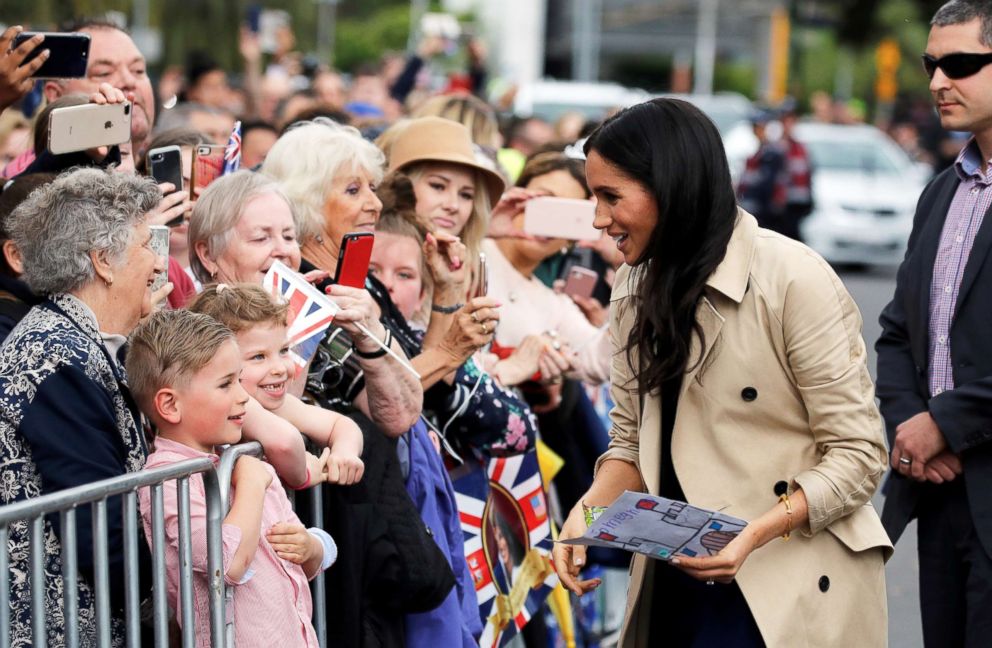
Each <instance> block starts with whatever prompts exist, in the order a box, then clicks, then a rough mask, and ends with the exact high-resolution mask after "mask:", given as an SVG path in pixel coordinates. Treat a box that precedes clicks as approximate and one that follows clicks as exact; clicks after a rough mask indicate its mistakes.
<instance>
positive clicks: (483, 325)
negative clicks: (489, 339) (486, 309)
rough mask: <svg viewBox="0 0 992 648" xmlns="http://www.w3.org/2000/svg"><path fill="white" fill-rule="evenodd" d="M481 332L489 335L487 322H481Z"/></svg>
mask: <svg viewBox="0 0 992 648" xmlns="http://www.w3.org/2000/svg"><path fill="white" fill-rule="evenodd" d="M482 332H483V333H485V334H486V335H489V322H483V323H482Z"/></svg>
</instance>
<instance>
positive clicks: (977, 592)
mask: <svg viewBox="0 0 992 648" xmlns="http://www.w3.org/2000/svg"><path fill="white" fill-rule="evenodd" d="M923 59H924V68H925V69H926V71H927V74H928V75H929V76H930V79H931V80H930V91H931V93H932V95H933V97H934V101H935V103H936V106H937V110H938V112H939V114H940V120H941V124H942V125H943V127H944V128H945V129H948V130H955V131H967V132H970V133H971V134H972V138H971V139H970V140H969V142H968V144H967V145H966V146H965V148H964V149H963V150H962V152H961V155H960V156H959V157H958V158H957V160H956V161H955V163H954V164H953V165H952V166H951V168H949V169H947V170H946V171H944V172H943V173H941V174H940V175H938V176H937V177H936V178H934V180H933V181H932V182H931V183H930V184H929V185H928V186H927V188H926V189H925V190H924V192H923V195H922V196H921V197H920V202H919V204H918V206H917V211H916V216H915V219H914V223H913V232H912V234H911V235H910V239H909V249H908V251H907V253H906V258H905V260H904V261H903V264H902V266H901V267H900V268H899V275H898V278H897V280H896V292H895V297H894V298H893V300H892V302H891V303H889V305H888V306H887V307H886V308H885V310H884V311H883V312H882V316H881V320H880V321H881V324H882V336H881V338H880V339H879V340H878V343H877V345H876V348H877V350H878V396H879V398H880V400H881V410H882V415H883V417H884V418H885V423H886V428H887V430H888V435H889V441H890V444H891V447H892V457H891V463H892V468H893V471H894V472H893V474H892V475H891V478H890V480H889V482H888V497H887V499H886V502H885V509H884V511H883V515H882V521H883V523H884V524H885V527H886V529H887V531H888V532H889V535H890V536H892V539H893V541H895V540H897V539H898V538H899V535H900V534H901V533H902V531H903V530H904V529H905V527H906V524H907V523H908V522H909V520H910V519H912V518H913V517H916V518H917V519H918V521H919V554H920V598H921V608H922V612H923V635H924V640H925V642H926V644H927V646H980V645H981V646H987V645H989V642H990V641H992V639H990V637H992V559H990V555H992V259H989V258H988V257H989V249H990V248H992V214H990V207H992V164H990V162H989V160H990V158H992V65H990V63H992V2H989V0H953V1H952V2H948V3H947V4H945V5H944V6H942V7H941V8H940V9H939V10H938V11H937V13H936V14H935V15H934V18H933V20H932V22H931V30H930V37H929V39H928V40H927V47H926V53H925V55H924V57H923Z"/></svg>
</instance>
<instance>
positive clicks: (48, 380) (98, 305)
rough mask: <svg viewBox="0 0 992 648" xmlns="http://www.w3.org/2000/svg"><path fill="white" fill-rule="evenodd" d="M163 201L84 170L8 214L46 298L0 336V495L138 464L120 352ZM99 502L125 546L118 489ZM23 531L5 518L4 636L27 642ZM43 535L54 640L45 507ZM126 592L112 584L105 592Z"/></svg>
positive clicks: (52, 550)
mask: <svg viewBox="0 0 992 648" xmlns="http://www.w3.org/2000/svg"><path fill="white" fill-rule="evenodd" d="M161 200H162V195H161V193H160V192H159V190H158V189H157V188H156V186H155V184H154V183H153V182H152V181H151V180H148V179H139V178H137V177H136V176H130V175H124V174H114V173H108V172H104V171H99V170H96V169H83V170H77V171H74V172H70V173H67V174H64V175H62V176H60V177H59V178H58V179H56V180H55V181H54V182H52V183H51V184H48V185H46V186H44V187H41V188H39V189H37V190H35V191H34V192H33V193H32V194H31V195H30V196H29V197H28V199H27V200H25V201H24V202H23V203H22V204H21V205H20V206H18V208H17V209H16V210H15V211H14V213H13V215H12V216H11V221H10V223H9V227H10V233H11V238H12V239H13V240H14V241H15V243H16V245H17V249H18V250H19V251H20V253H21V256H22V258H23V261H24V279H25V281H26V282H27V284H28V285H29V286H30V288H31V289H32V290H33V291H34V292H35V293H36V294H39V295H44V296H45V297H46V299H45V301H43V302H42V303H41V304H39V305H38V306H35V307H34V308H33V309H32V310H31V311H30V312H29V313H28V314H27V315H26V316H25V317H24V319H23V320H21V322H20V324H19V325H18V326H17V327H16V328H15V329H14V330H13V331H12V332H11V334H10V337H8V338H7V340H6V343H5V344H4V346H3V347H2V348H0V394H2V396H0V411H2V414H0V475H3V480H2V487H0V504H9V503H11V502H15V501H19V500H24V499H28V498H32V497H37V496H39V495H44V494H47V493H52V492H55V491H59V490H62V489H65V488H70V487H73V486H78V485H81V484H86V483H90V482H94V481H98V480H100V479H105V478H109V477H115V476H118V475H123V474H125V473H129V472H136V471H138V470H141V468H142V467H143V466H144V463H145V455H146V453H147V449H146V446H145V440H144V435H143V434H142V432H141V427H140V417H139V413H138V412H137V410H136V409H135V407H134V403H133V400H132V399H131V398H130V395H129V392H128V389H127V386H126V384H125V377H124V371H123V369H122V367H121V365H120V363H119V360H118V351H119V350H120V348H121V345H122V344H123V343H124V341H125V338H124V336H125V335H127V334H128V333H129V332H130V331H131V329H132V328H134V327H135V326H136V325H137V324H138V320H139V319H140V318H141V317H143V316H145V315H148V314H149V312H150V311H151V291H150V285H151V281H152V279H153V278H154V277H155V275H156V274H157V273H159V272H162V271H164V269H165V268H164V264H163V263H162V262H161V261H160V260H158V259H157V257H156V255H155V253H154V252H153V251H152V250H151V249H150V248H149V246H148V243H149V240H150V234H149V230H148V223H147V219H148V215H149V212H151V211H153V210H154V209H156V207H157V206H158V204H159V202H160V201H161ZM28 377H30V378H28ZM68 430H71V433H67V431H68ZM107 506H108V508H109V509H110V510H109V511H108V520H110V531H109V534H110V535H109V542H110V546H112V547H113V546H120V544H121V543H122V542H123V539H122V535H121V533H122V531H121V521H122V515H121V510H120V503H119V500H118V501H117V502H116V503H115V502H114V501H113V500H110V501H108V503H107ZM77 517H78V522H77V526H76V529H77V534H78V556H79V572H80V577H81V579H82V580H81V582H80V583H79V602H78V604H79V616H78V623H79V639H80V642H81V643H82V644H84V645H91V644H93V643H95V642H96V637H95V634H96V622H95V618H96V616H95V613H94V611H93V608H94V597H93V590H92V588H91V586H92V578H91V575H92V573H93V562H92V559H93V551H92V541H93V538H92V535H91V531H90V530H91V528H92V527H91V525H90V522H89V517H90V511H89V509H88V507H86V508H84V509H81V510H80V511H78V513H77ZM28 542H29V541H28V533H27V525H26V524H24V523H18V524H14V525H12V526H11V527H10V539H9V544H10V548H11V554H10V555H11V564H10V570H11V572H12V574H13V579H12V582H13V583H14V584H13V585H12V586H11V589H10V591H9V595H10V600H11V610H10V612H11V621H12V636H11V639H12V640H13V642H14V643H15V644H22V645H23V644H29V643H31V613H30V604H31V603H32V601H31V600H30V595H29V593H28V583H29V579H28V576H27V574H28V571H29V568H28V565H27V556H28V550H27V549H28ZM43 542H44V545H45V547H46V551H45V555H44V556H43V557H42V559H43V560H44V562H45V564H44V570H45V574H46V575H48V576H49V578H48V579H47V580H46V582H47V585H43V587H46V590H45V595H44V596H45V600H44V601H43V602H42V604H43V605H44V606H45V616H46V617H47V618H48V633H49V634H48V637H49V640H51V641H53V642H55V643H61V642H62V637H61V635H62V633H63V632H64V630H65V626H64V618H63V616H64V611H63V597H62V593H61V582H62V579H61V573H62V566H61V561H60V558H59V555H60V553H61V549H60V546H61V545H60V541H59V536H58V532H57V529H56V527H55V526H54V525H52V524H51V523H50V521H49V520H47V519H46V520H45V534H44V538H43ZM4 550H6V548H4ZM111 553H112V555H111V558H110V582H111V583H113V584H120V583H123V568H124V561H123V557H122V556H121V554H120V552H111ZM122 594H123V592H121V591H119V590H118V589H116V588H114V587H113V586H112V595H114V596H115V597H116V595H122ZM121 599H123V596H121ZM115 602H116V601H115ZM121 627H122V624H115V625H113V628H114V630H115V631H118V630H120V629H121Z"/></svg>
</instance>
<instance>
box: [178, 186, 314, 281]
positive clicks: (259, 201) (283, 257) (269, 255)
mask: <svg viewBox="0 0 992 648" xmlns="http://www.w3.org/2000/svg"><path fill="white" fill-rule="evenodd" d="M189 251H190V258H189V261H190V268H192V270H193V273H194V274H195V275H196V278H197V279H198V280H199V281H200V282H202V283H204V284H207V283H212V282H223V283H238V282H247V283H255V284H257V283H260V282H261V281H262V278H263V277H264V276H265V273H266V272H268V270H269V267H270V266H271V265H272V263H273V262H275V261H281V262H282V263H284V264H286V265H287V266H289V267H290V268H292V269H293V270H298V269H299V267H300V245H299V243H298V242H297V240H296V222H295V219H294V218H293V209H292V207H291V205H290V202H289V199H288V198H287V197H286V195H285V194H284V193H283V191H282V189H281V188H280V187H279V185H278V184H277V183H276V182H275V181H274V180H272V179H271V178H268V177H266V176H264V175H262V174H260V173H252V172H251V171H238V172H236V173H232V174H231V175H229V176H224V177H223V178H219V179H218V180H216V181H214V182H213V183H211V185H210V186H209V187H207V190H206V191H204V192H203V195H202V196H200V199H199V200H198V201H197V202H196V207H195V208H194V209H193V216H192V218H191V219H190V222H189Z"/></svg>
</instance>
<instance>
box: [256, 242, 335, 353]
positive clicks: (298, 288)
mask: <svg viewBox="0 0 992 648" xmlns="http://www.w3.org/2000/svg"><path fill="white" fill-rule="evenodd" d="M262 286H263V287H264V288H265V289H266V290H268V291H269V292H270V293H271V294H272V295H273V296H274V297H275V298H276V299H280V300H283V301H285V302H287V303H288V304H289V313H288V314H287V320H288V324H289V331H288V332H289V343H290V355H291V356H292V357H293V361H294V362H296V364H297V366H299V367H305V366H306V365H307V363H308V362H310V358H312V357H313V354H314V353H316V352H317V346H318V345H319V344H320V341H321V339H323V337H324V331H325V330H326V329H327V327H328V326H329V325H330V323H331V321H332V320H333V319H334V316H335V315H336V314H337V312H338V306H337V304H335V303H334V302H332V301H331V300H330V299H328V298H327V297H326V296H324V295H322V294H321V292H320V291H319V290H317V289H316V288H314V287H313V286H312V285H310V283H309V282H308V281H307V280H306V279H304V278H303V277H302V276H301V275H300V274H299V273H297V272H293V271H292V270H290V269H289V268H288V267H287V266H286V265H285V264H283V263H281V262H280V261H274V262H273V263H272V266H271V267H270V268H269V271H268V272H267V273H265V279H263V280H262Z"/></svg>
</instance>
